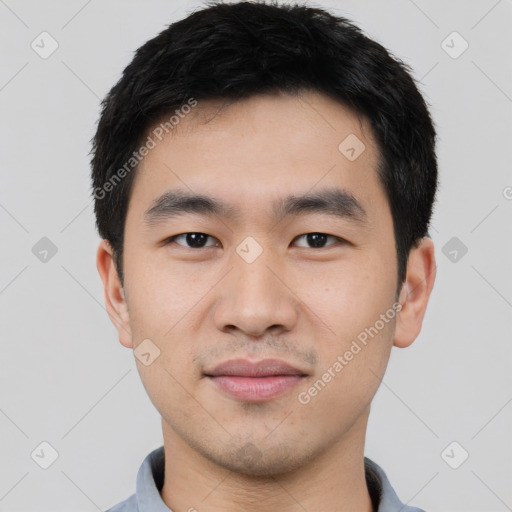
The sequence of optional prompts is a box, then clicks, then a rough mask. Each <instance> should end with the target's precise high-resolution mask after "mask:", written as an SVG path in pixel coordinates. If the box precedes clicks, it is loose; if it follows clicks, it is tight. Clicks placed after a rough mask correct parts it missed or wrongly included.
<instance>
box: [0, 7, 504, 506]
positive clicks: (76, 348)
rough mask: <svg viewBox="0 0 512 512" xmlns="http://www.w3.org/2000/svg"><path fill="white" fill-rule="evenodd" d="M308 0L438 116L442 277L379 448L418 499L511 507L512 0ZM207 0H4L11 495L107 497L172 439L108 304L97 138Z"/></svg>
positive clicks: (378, 419)
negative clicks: (141, 61) (41, 457)
mask: <svg viewBox="0 0 512 512" xmlns="http://www.w3.org/2000/svg"><path fill="white" fill-rule="evenodd" d="M307 3H308V4H309V5H316V6H321V7H326V8H329V9H331V10H332V11H333V12H335V13H337V14H339V15H343V16H346V17H348V18H350V19H351V20H353V21H354V22H355V23H356V24H358V25H359V26H360V27H361V28H362V29H363V30H364V31H365V32H366V33H367V34H368V35H369V36H371V37H373V38H375V39H376V40H378V41H379V42H380V43H382V44H383V45H384V46H386V47H387V48H388V49H389V50H391V51H392V52H393V53H394V54H395V55H396V56H397V57H399V58H401V59H402V60H403V61H404V62H406V63H407V64H409V65H410V66H411V67H412V69H413V74H414V77H415V78H416V79H417V80H418V81H419V85H420V88H421V91H422V92H423V94H424V95H425V98H426V99H427V101H428V103H429V105H430V109H431V112H432V115H433V117H434V120H435V123H436V127H437V130H438V135H439V139H438V157H439V171H440V190H439V195H438V200H437V204H436V209H435V213H434V218H433V224H432V225H433V227H432V238H433V240H434V242H435V243H436V257H437V263H438V268H437V281H436V284H435V287H434V291H433V294H432V297H431V301H430V304H429V307H428V310H427V314H426V318H425V321H424V324H423V330H422V332H421V335H420V336H419V337H418V339H417V340H416V342H415V343H414V344H413V345H412V346H411V347H410V348H407V349H397V348H394V349H393V351H392V355H391V360H390V363H389V367H388V370H387V373H386V375H385V377H384V380H383V383H382V385H381V387H380V389H379V391H378V393H377V395H376V397H375V400H374V403H373V408H372V414H371V418H370V423H369V427H368V436H367V444H366V455H367V456H369V457H370V458H372V459H373V460H375V461H376V462H377V463H378V464H380V465H381V466H382V467H383V468H384V469H385V471H386V472H387V474H388V477H389V479H390V481H391V483H392V485H393V486H394V487H395V489H396V491H397V493H398V495H399V496H400V498H401V499H402V500H403V501H404V502H410V503H411V504H414V505H416V506H418V507H422V508H425V509H426V510H428V511H450V512H463V511H464V512H476V511H485V512H492V511H495V512H502V511H506V510H512V486H511V485H510V482H511V481H512V446H511V444H512V441H511V436H510V432H512V403H511V401H512V385H511V360H512V339H511V338H512V336H511V333H512V329H511V325H512V322H511V320H512V270H511V268H512V258H511V256H512V222H511V220H512V171H511V163H512V159H511V142H512V138H511V135H512V85H511V84H512V59H511V55H510V54H511V51H510V50H511V48H512V31H511V30H510V26H511V23H512V2H510V0H501V1H496V0H481V1H467V0H466V1H462V0H458V1H450V2H446V1H444V0H435V1H433V0H430V1H426V0H415V1H412V0H386V1H382V0H380V1H379V0H372V1H370V0H364V1H362V0H359V1H355V0H354V1H348V0H347V1H345V0H338V1H334V0H332V1H318V2H316V3H315V2H307ZM200 5H201V3H200V2H187V1H169V0H150V1H145V2H142V1H134V0H106V1H100V0H89V1H85V0H73V1H70V0H66V1H64V0H48V1H45V2H37V1H35V0H24V1H22V0H19V1H15V0H0V44H1V65H0V112H1V114H0V144H1V151H0V172H1V181H0V230H1V231H0V233H1V249H2V250H1V252H0V258H1V264H0V329H1V352H0V434H1V435H0V511H9V512H36V511H37V512H45V511H48V512H49V511H52V512H63V511H69V510H73V511H75V512H81V511H84V512H86V511H95V510H106V509H107V508H108V507H110V506H112V505H113V504H115V503H117V502H119V501H121V500H123V499H125V498H126V497H128V496H129V495H130V494H132V493H133V492H134V491H135V477H136V473H137V470H138V468H139V466H140V463H141V462H142V460H143V458H144V457H145V456H146V455H147V454H148V453H149V451H151V450H152V449H154V448H156V447H158V446H160V445H161V444H162V435H161V425H160V417H159V415H158V413H157V412H156V410H155V409H154V407H153V405H152V404H151V402H150V401H149V399H148V397H147V396H146V393H145V391H144V388H143V386H142V383H141V381H140V378H139V376H138V373H137V369H136V366H135V362H134V357H133V354H132V352H131V351H130V350H128V349H125V348H123V347H122V346H121V345H120V344H119V342H118V338H117V333H116V331H115V329H114V327H113V326H112V325H111V323H110V320H109V318H108V316H107V313H106V311H105V308H104V301H103V289H102V285H101V281H100V278H99V276H98V273H97V270H96V264H95V257H96V248H97V245H98V242H99V237H98V235H97V233H96V231H95V225H94V216H93V209H92V207H93V203H92V197H91V191H90V181H89V180H90V178H89V173H90V168H89V156H88V153H89V151H90V139H91V137H92V136H93V134H94V132H95V128H96V122H97V120H98V115H99V103H100V100H101V99H102V98H103V97H104V96H105V94H106V93H107V92H108V91H109V89H110V88H111V87H112V86H113V85H114V84H115V83H116V82H117V80H118V79H119V77H120V73H121V72H122V70H123V69H124V67H125V66H126V65H127V64H128V63H129V62H130V60H131V58H132V56H133V52H134V51H135V50H136V49H137V48H138V47H139V46H140V45H141V44H143V43H144V42H145V41H147V40H148V39H151V38H152V37H154V36H155V35H157V33H159V32H160V31H161V30H163V29H164V28H165V27H166V26H167V25H168V24H169V23H172V22H173V21H176V20H178V19H180V18H182V17H184V16H185V15H186V14H187V13H188V12H190V11H191V10H193V9H195V8H197V7H198V6H200ZM42 32H47V33H48V34H49V36H48V35H43V36H41V35H40V34H41V33H42ZM454 32H456V34H454ZM41 38H46V39H44V41H45V43H44V44H43V43H41V42H40V41H41ZM33 41H35V43H33ZM38 41H39V43H38ZM53 41H56V44H58V47H57V49H56V50H55V51H54V52H53V53H52V54H51V55H50V56H47V58H43V57H42V56H41V52H42V51H43V48H42V47H43V46H44V48H45V49H46V51H50V50H51V49H52V47H51V45H52V44H54V45H55V43H54V42H53ZM37 44H39V48H38V50H35V49H34V47H36V48H37ZM466 46H467V48H466ZM464 49H465V51H462V50H464ZM38 244H39V245H38ZM44 251H47V252H44ZM454 251H455V252H454ZM43 442H46V443H49V445H51V447H53V448H50V447H49V446H48V445H46V444H44V445H41V443H43ZM452 443H455V444H452ZM52 449H53V450H55V454H56V456H57V459H56V460H55V462H54V463H53V464H52V465H51V466H50V467H48V468H47V469H43V468H42V467H40V463H38V462H37V461H38V459H37V455H34V453H35V454H37V453H41V450H43V451H44V453H45V454H46V455H45V456H46V457H51V454H52V453H53V452H52ZM466 453H467V454H468V456H467V459H466V460H464V461H463V459H464V458H465V457H466ZM462 461H463V462H462ZM452 466H458V467H457V468H454V467H452ZM310 512H313V511H310Z"/></svg>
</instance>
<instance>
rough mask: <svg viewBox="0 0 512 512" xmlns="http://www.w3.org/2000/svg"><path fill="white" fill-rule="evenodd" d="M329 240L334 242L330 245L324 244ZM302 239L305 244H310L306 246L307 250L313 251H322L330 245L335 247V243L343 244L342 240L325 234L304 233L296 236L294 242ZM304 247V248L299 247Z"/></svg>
mask: <svg viewBox="0 0 512 512" xmlns="http://www.w3.org/2000/svg"><path fill="white" fill-rule="evenodd" d="M329 238H331V239H333V240H334V241H335V242H334V243H331V244H326V241H327V240H328V239H329ZM299 239H304V240H306V243H308V244H311V246H309V247H308V246H306V247H308V248H310V249H311V248H313V249H319V248H320V249H323V248H324V247H329V246H331V245H336V242H343V239H342V238H339V237H337V236H334V235H328V234H326V233H305V234H304V235H300V236H298V237H297V238H296V239H295V240H299ZM299 247H304V246H299Z"/></svg>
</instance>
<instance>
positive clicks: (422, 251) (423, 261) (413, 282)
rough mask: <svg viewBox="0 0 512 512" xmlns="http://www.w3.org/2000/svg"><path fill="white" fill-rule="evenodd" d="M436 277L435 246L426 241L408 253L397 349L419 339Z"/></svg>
mask: <svg viewBox="0 0 512 512" xmlns="http://www.w3.org/2000/svg"><path fill="white" fill-rule="evenodd" d="M435 276H436V262H435V253H434V243H433V242H432V240H431V239H430V238H428V237H425V238H422V239H421V241H420V242H419V244H418V246H417V247H414V248H413V249H411V251H410V253H409V258H408V262H407V275H406V278H405V281H404V284H403V286H402V289H401V291H400V296H399V302H400V304H401V309H400V312H399V313H398V315H397V321H396V326H395V337H394V343H393V344H394V345H395V346H396V347H400V348H404V347H408V346H409V345H411V344H412V342H413V341H414V340H415V339H416V338H417V337H418V335H419V333H420V331H421V325H422V322H423V318H424V316H425V312H426V309H427V304H428V301H429V298H430V293H431V292H432V288H433V286H434V281H435Z"/></svg>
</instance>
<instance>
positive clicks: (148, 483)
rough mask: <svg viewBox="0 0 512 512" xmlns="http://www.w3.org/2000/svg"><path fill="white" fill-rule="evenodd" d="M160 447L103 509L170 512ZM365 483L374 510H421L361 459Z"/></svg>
mask: <svg viewBox="0 0 512 512" xmlns="http://www.w3.org/2000/svg"><path fill="white" fill-rule="evenodd" d="M164 462H165V454H164V447H163V446H161V447H160V448H157V449H156V450H153V451H152V452H151V453H150V454H149V455H148V456H147V457H146V458H145V459H144V461H143V462H142V465H141V466H140V469H139V472H138V473H137V486H136V492H135V494H132V495H131V496H130V497H129V498H127V499H126V500H124V501H122V502H120V503H118V504H117V505H115V506H114V507H112V508H110V509H109V510H107V511H106V512H169V511H170V512H172V510H171V509H170V508H169V507H168V506H167V505H166V504H165V503H164V502H163V500H162V498H161V497H160V490H161V489H162V486H163V483H164V467H165V464H164ZM364 466H365V472H366V482H367V485H368V491H369V492H370V497H371V499H372V502H373V507H374V510H375V512H425V511H424V510H422V509H419V508H416V507H409V506H407V505H404V504H403V503H402V502H401V501H400V500H399V498H398V496H397V495H396V493H395V491H394V490H393V487H391V484H390V483H389V480H388V478H387V476H386V474H385V473H384V471H383V470H382V468H381V467H380V466H378V465H377V464H375V462H373V461H372V460H370V459H368V458H367V457H365V458H364Z"/></svg>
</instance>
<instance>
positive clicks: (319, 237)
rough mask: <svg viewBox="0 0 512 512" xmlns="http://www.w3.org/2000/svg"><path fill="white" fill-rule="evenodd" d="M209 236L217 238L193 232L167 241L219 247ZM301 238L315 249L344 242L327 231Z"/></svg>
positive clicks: (198, 246) (195, 246) (187, 245)
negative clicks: (332, 241)
mask: <svg viewBox="0 0 512 512" xmlns="http://www.w3.org/2000/svg"><path fill="white" fill-rule="evenodd" d="M208 238H211V239H212V240H216V239H215V238H214V237H212V236H210V235H207V234H205V233H195V232H191V233H182V234H180V235H174V236H171V237H169V238H168V239H167V240H166V241H165V243H166V244H168V243H171V242H175V241H177V240H179V239H183V240H185V244H186V245H185V247H188V248H189V249H202V248H203V247H218V246H219V242H218V240H217V242H215V243H213V244H210V245H205V242H206V241H207V240H208ZM329 238H331V239H332V240H334V243H331V244H327V245H326V240H327V239H329ZM301 239H302V240H306V243H308V244H311V245H312V247H309V248H315V249H322V248H323V247H326V246H327V247H329V246H331V245H335V244H336V242H343V239H342V238H339V237H337V236H334V235H328V234H326V233H305V234H304V235H300V236H298V237H297V238H295V240H301ZM176 243H178V242H176ZM178 245H184V244H181V243H178ZM299 247H301V246H300V245H299ZM302 247H304V246H302ZM306 247H307V246H306Z"/></svg>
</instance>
